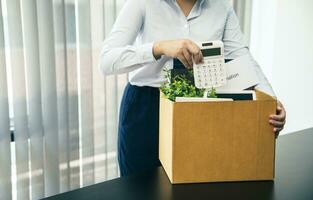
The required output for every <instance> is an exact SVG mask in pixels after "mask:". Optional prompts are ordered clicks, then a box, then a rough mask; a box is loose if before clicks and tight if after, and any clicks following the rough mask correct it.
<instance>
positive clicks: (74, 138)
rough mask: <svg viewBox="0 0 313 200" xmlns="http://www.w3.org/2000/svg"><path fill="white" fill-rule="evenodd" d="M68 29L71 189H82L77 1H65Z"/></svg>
mask: <svg viewBox="0 0 313 200" xmlns="http://www.w3.org/2000/svg"><path fill="white" fill-rule="evenodd" d="M64 3H65V27H66V28H65V29H66V34H65V35H66V43H65V44H66V56H67V57H66V65H67V74H68V76H67V87H68V88H67V90H68V91H67V93H68V127H69V159H70V189H76V188H79V187H80V160H79V116H78V88H77V83H78V82H77V44H76V31H75V27H76V20H75V1H74V0H64Z"/></svg>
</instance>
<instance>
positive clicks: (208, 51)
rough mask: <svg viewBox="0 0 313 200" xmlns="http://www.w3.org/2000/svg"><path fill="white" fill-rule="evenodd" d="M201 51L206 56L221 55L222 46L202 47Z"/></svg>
mask: <svg viewBox="0 0 313 200" xmlns="http://www.w3.org/2000/svg"><path fill="white" fill-rule="evenodd" d="M201 52H202V55H203V56H204V57H208V56H219V55H221V48H213V49H201Z"/></svg>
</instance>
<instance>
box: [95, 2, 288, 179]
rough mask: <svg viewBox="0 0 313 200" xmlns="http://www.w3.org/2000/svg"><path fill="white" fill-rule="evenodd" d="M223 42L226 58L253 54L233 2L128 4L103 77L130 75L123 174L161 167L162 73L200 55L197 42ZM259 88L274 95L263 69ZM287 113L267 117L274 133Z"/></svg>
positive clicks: (106, 47) (121, 144) (122, 135)
mask: <svg viewBox="0 0 313 200" xmlns="http://www.w3.org/2000/svg"><path fill="white" fill-rule="evenodd" d="M210 40H222V41H223V42H224V47H225V58H226V59H235V58H238V57H240V56H243V55H250V54H249V50H248V48H247V47H246V46H245V45H244V42H243V36H242V33H241V31H240V26H239V23H238V19H237V17H236V15H235V12H234V10H233V8H232V6H231V4H230V1H229V0H127V1H126V3H125V5H124V7H123V9H122V10H121V12H120V14H119V16H118V18H117V20H116V22H115V25H114V27H113V30H112V32H111V34H110V35H109V37H108V38H107V39H106V40H105V41H104V44H103V50H102V54H101V69H102V71H103V72H104V74H106V75H108V74H117V73H125V72H129V84H128V85H127V87H126V89H125V92H124V95H123V99H122V103H121V109H120V120H119V135H118V159H119V166H120V171H121V175H122V176H125V175H129V174H131V173H134V172H138V171H142V170H148V169H151V168H153V167H156V166H159V165H160V162H159V159H158V132H159V129H158V126H159V124H158V123H159V90H158V87H159V86H160V85H161V83H162V82H164V81H165V78H164V75H163V74H162V69H163V67H164V66H165V65H171V63H173V62H172V60H173V58H177V59H179V60H180V61H181V62H182V63H183V64H184V65H185V67H186V68H192V65H193V61H194V62H195V63H200V62H201V61H202V55H201V51H200V49H199V47H198V46H197V45H196V44H195V42H196V41H199V42H201V41H210ZM251 67H253V68H254V69H255V70H256V72H257V74H258V77H259V82H260V84H259V85H258V86H257V88H258V89H260V90H262V91H264V92H267V93H269V94H271V95H273V96H274V92H273V90H272V88H271V86H270V84H269V83H268V81H267V79H266V78H265V76H264V75H263V73H262V71H261V69H260V67H259V66H258V65H257V64H255V66H251ZM285 116H286V115H285V110H284V108H283V106H282V104H281V103H278V107H277V114H276V115H271V116H270V117H269V123H270V124H271V125H273V132H274V133H276V134H277V135H278V133H279V132H280V131H281V130H282V129H283V127H284V124H285Z"/></svg>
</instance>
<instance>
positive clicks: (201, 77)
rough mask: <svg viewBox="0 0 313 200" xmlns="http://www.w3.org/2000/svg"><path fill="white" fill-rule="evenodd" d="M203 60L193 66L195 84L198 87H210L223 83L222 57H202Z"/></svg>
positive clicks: (224, 76) (224, 74)
mask: <svg viewBox="0 0 313 200" xmlns="http://www.w3.org/2000/svg"><path fill="white" fill-rule="evenodd" d="M203 62H204V63H201V64H198V65H194V67H193V71H194V79H195V86H196V87H197V88H200V89H210V88H212V87H213V88H217V87H221V86H223V85H225V84H226V71H225V66H224V65H225V62H224V59H223V58H217V59H211V58H209V59H208V58H204V60H203Z"/></svg>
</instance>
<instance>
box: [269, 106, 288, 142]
mask: <svg viewBox="0 0 313 200" xmlns="http://www.w3.org/2000/svg"><path fill="white" fill-rule="evenodd" d="M269 123H270V124H271V125H272V126H273V132H274V133H275V135H276V138H277V137H278V135H279V133H280V131H281V130H283V129H284V126H285V123H286V110H285V108H284V106H283V104H282V103H281V102H280V101H277V109H276V115H271V116H270V119H269Z"/></svg>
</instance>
